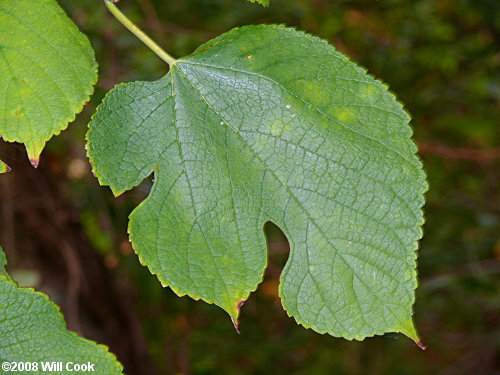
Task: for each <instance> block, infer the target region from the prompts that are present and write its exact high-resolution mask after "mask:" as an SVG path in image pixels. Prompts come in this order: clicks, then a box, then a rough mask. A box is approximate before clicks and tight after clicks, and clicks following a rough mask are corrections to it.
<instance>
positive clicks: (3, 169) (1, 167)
mask: <svg viewBox="0 0 500 375" xmlns="http://www.w3.org/2000/svg"><path fill="white" fill-rule="evenodd" d="M11 170H12V169H11V168H10V167H9V166H8V165H7V164H5V163H4V162H2V161H0V173H9V172H10V171H11Z"/></svg>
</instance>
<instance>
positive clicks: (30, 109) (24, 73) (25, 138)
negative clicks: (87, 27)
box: [0, 0, 97, 166]
mask: <svg viewBox="0 0 500 375" xmlns="http://www.w3.org/2000/svg"><path fill="white" fill-rule="evenodd" d="M96 80H97V64H96V62H95V58H94V52H93V50H92V48H91V46H90V43H89V41H88V39H87V38H86V37H85V36H84V35H83V34H82V33H80V32H79V31H78V29H77V27H76V25H75V24H74V23H73V22H72V21H71V20H70V19H69V18H68V17H67V16H66V14H65V13H64V11H63V10H62V9H61V8H60V7H59V5H58V4H57V2H56V1H55V0H16V1H12V0H0V102H1V103H3V105H2V107H1V109H0V134H1V135H2V137H3V138H4V139H5V140H6V141H9V142H22V143H24V144H25V145H26V149H27V151H28V156H29V158H30V160H31V161H32V164H33V165H35V166H36V165H37V164H38V158H39V155H40V153H41V152H42V150H43V148H44V146H45V143H46V142H47V141H48V140H49V139H50V138H51V137H52V136H53V135H55V134H58V133H60V132H61V130H63V129H65V128H66V126H67V125H68V123H69V122H71V121H73V119H74V118H75V114H76V113H78V112H80V111H81V110H82V108H83V105H84V103H85V102H86V101H87V100H88V99H89V97H90V95H91V94H92V91H93V84H94V83H95V82H96Z"/></svg>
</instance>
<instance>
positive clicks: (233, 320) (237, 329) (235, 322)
mask: <svg viewBox="0 0 500 375" xmlns="http://www.w3.org/2000/svg"><path fill="white" fill-rule="evenodd" d="M231 322H233V326H234V329H235V330H236V332H237V333H238V334H240V333H241V332H240V323H239V322H238V318H234V317H231Z"/></svg>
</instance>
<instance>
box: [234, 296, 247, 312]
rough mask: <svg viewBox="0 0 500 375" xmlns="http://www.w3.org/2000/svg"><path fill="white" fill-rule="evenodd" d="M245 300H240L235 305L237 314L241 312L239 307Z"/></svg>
mask: <svg viewBox="0 0 500 375" xmlns="http://www.w3.org/2000/svg"><path fill="white" fill-rule="evenodd" d="M246 301H247V300H245V299H241V300H239V301H238V304H237V305H236V309H237V310H238V312H239V311H240V310H241V307H242V306H243V305H244V304H245V302H246Z"/></svg>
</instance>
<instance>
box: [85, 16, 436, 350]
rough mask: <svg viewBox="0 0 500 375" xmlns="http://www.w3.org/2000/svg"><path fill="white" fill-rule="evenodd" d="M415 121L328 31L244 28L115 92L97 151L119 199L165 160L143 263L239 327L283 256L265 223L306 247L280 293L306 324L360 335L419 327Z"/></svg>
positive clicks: (420, 183) (142, 228)
mask: <svg viewBox="0 0 500 375" xmlns="http://www.w3.org/2000/svg"><path fill="white" fill-rule="evenodd" d="M408 122H409V116H408V114H407V113H406V112H405V111H404V110H403V108H402V106H401V105H400V104H399V103H398V102H397V101H396V99H395V98H394V96H393V95H392V94H391V93H389V92H388V91H387V87H386V86H385V85H384V84H382V83H380V82H379V81H377V80H375V79H373V78H372V77H371V76H369V75H368V74H366V72H365V70H363V69H362V68H360V67H358V66H357V65H356V64H354V63H352V62H351V61H349V59H348V58H347V57H345V56H344V55H342V54H341V53H339V52H337V51H336V50H335V49H334V48H333V47H332V46H330V45H328V43H326V42H325V41H323V40H321V39H319V38H317V37H313V36H310V35H307V34H304V33H301V32H297V31H295V30H293V29H290V28H285V27H281V26H272V25H268V26H249V27H243V28H239V29H234V30H232V31H230V32H228V33H226V34H223V35H221V36H219V37H217V38H215V39H214V40H212V41H209V42H208V43H206V44H204V45H202V46H201V47H199V48H198V50H196V51H195V52H194V53H193V54H192V55H190V56H187V57H185V58H183V59H180V60H178V61H177V62H176V63H175V64H174V65H173V67H172V69H171V71H170V72H169V73H168V74H167V75H166V76H165V77H163V78H162V79H160V80H158V81H155V82H133V83H128V84H121V85H118V86H117V87H115V88H114V89H113V90H111V91H110V92H109V93H108V95H107V96H106V98H105V100H104V102H103V103H102V104H101V106H100V107H99V109H98V111H97V113H96V114H95V116H94V118H93V121H92V122H91V124H90V130H89V133H88V135H87V137H88V155H89V158H90V160H91V162H92V164H93V169H94V172H95V174H96V176H97V177H98V179H99V181H100V183H101V184H103V185H109V186H110V187H111V189H112V190H113V192H114V193H115V194H116V195H118V194H121V193H123V192H124V191H126V190H129V189H131V188H133V187H134V186H137V185H138V184H139V183H140V182H141V181H142V180H143V179H144V178H145V177H147V176H148V175H149V174H151V172H152V171H154V185H153V188H152V190H151V193H150V195H149V197H148V198H147V199H146V200H145V201H144V202H142V203H141V204H140V206H139V207H138V208H136V209H135V210H134V212H133V213H132V214H131V216H130V225H129V233H130V237H131V240H132V244H133V246H134V248H135V250H136V252H137V253H138V255H139V257H140V259H141V261H142V262H143V263H144V264H145V265H147V266H148V267H149V269H150V270H151V272H152V273H154V274H156V275H157V276H158V278H159V279H160V281H161V282H162V284H163V285H165V286H170V287H171V288H172V289H173V290H174V291H175V292H176V293H177V294H179V295H185V294H187V295H189V296H191V297H193V298H195V299H203V300H204V301H207V302H210V303H215V304H217V305H218V306H220V307H222V308H223V309H224V310H226V311H227V312H228V313H229V314H230V316H231V317H232V318H233V320H234V321H236V322H237V318H238V314H239V310H240V307H241V305H242V303H243V302H244V301H245V300H246V299H247V298H248V296H249V294H250V293H251V292H252V291H253V290H255V289H256V287H257V285H258V284H259V283H260V282H261V281H262V277H263V273H264V269H265V267H266V264H267V250H266V239H265V236H264V232H263V226H264V223H266V222H268V221H271V222H273V223H275V224H276V225H277V226H279V227H280V228H281V229H282V230H283V232H284V233H285V235H286V236H287V238H288V240H289V242H290V245H291V253H290V257H289V259H288V262H287V264H286V266H285V268H284V270H283V273H282V275H281V283H280V295H281V298H282V302H283V306H284V307H285V309H286V310H287V312H288V314H290V315H291V316H293V317H294V318H295V319H296V321H297V322H298V323H300V324H302V325H304V326H305V327H311V328H313V329H314V330H316V331H317V332H321V333H329V334H331V335H333V336H342V337H345V338H348V339H353V338H354V339H363V338H364V337H367V336H372V335H375V334H383V333H384V332H403V333H404V334H406V335H408V336H410V337H411V338H413V339H415V340H417V339H418V338H417V334H416V332H415V330H414V328H413V323H412V305H413V302H414V289H415V287H416V286H417V280H416V271H415V268H416V261H415V260H416V254H415V250H416V249H417V240H418V239H419V238H420V237H421V235H422V231H421V228H420V226H421V224H422V223H423V216H422V212H421V207H422V205H423V203H424V198H423V193H424V191H425V190H426V188H427V184H426V182H425V175H424V172H423V170H422V165H421V162H420V161H419V159H418V158H417V157H416V156H415V155H414V154H415V152H416V151H417V148H416V146H415V144H414V143H413V142H412V141H411V139H410V137H411V134H412V130H411V128H410V126H409V125H408Z"/></svg>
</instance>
